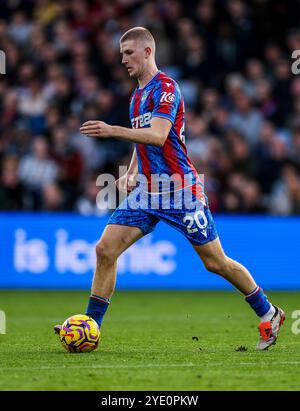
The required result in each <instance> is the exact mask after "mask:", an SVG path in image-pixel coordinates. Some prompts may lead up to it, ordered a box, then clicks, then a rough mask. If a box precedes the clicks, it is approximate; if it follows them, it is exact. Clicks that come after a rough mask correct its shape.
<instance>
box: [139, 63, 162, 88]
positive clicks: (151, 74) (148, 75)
mask: <svg viewBox="0 0 300 411" xmlns="http://www.w3.org/2000/svg"><path fill="white" fill-rule="evenodd" d="M158 72H159V70H158V68H157V67H156V66H155V67H152V68H151V69H150V70H149V71H147V72H146V73H145V74H143V75H142V76H141V77H140V78H138V83H139V88H144V87H145V86H146V85H147V84H148V83H149V82H150V81H151V80H152V79H153V77H154V76H156V74H157V73H158Z"/></svg>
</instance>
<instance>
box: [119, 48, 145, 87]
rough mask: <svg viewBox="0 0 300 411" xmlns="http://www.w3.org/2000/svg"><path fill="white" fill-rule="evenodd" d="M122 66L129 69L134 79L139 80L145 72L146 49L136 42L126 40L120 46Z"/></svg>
mask: <svg viewBox="0 0 300 411" xmlns="http://www.w3.org/2000/svg"><path fill="white" fill-rule="evenodd" d="M120 52H121V54H122V64H124V66H125V67H126V68H127V71H128V74H129V76H130V77H132V78H135V79H137V78H139V77H140V76H141V74H142V72H143V66H144V62H145V49H144V47H143V46H142V45H141V44H140V43H139V42H137V41H136V40H126V41H124V42H123V43H121V45H120Z"/></svg>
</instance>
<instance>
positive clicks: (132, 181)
mask: <svg viewBox="0 0 300 411" xmlns="http://www.w3.org/2000/svg"><path fill="white" fill-rule="evenodd" d="M116 186H117V187H118V190H119V191H122V192H123V193H130V192H131V191H132V190H133V189H134V188H135V186H136V176H135V175H134V174H124V175H123V176H122V177H120V178H119V179H118V180H116Z"/></svg>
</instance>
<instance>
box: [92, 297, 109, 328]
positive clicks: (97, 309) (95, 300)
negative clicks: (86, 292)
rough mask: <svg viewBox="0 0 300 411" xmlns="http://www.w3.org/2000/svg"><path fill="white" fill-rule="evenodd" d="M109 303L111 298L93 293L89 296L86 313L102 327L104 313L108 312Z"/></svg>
mask: <svg viewBox="0 0 300 411" xmlns="http://www.w3.org/2000/svg"><path fill="white" fill-rule="evenodd" d="M109 304H110V300H109V299H107V298H103V297H100V296H98V295H95V294H92V295H91V296H90V298H89V303H88V306H87V309H86V315H88V316H90V317H92V318H93V319H94V320H95V321H96V322H97V324H98V325H99V327H101V324H102V321H103V317H104V314H105V313H106V311H107V309H108V307H109Z"/></svg>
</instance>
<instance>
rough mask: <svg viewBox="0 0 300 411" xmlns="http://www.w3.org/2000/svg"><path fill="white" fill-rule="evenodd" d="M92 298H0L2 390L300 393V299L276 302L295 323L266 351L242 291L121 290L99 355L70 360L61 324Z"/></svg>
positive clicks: (22, 294) (277, 296) (4, 294)
mask: <svg viewBox="0 0 300 411" xmlns="http://www.w3.org/2000/svg"><path fill="white" fill-rule="evenodd" d="M88 295H89V293H88V291H84V292H83V291H0V309H1V310H3V311H5V313H6V316H7V318H6V319H7V334H6V335H0V390H299V388H300V372H299V371H300V350H299V343H300V334H299V335H295V334H293V333H292V331H291V324H292V321H294V320H292V318H291V314H292V311H294V310H297V309H299V308H300V307H299V301H300V293H268V296H269V299H270V300H271V301H273V302H274V303H275V304H277V305H280V306H281V307H282V308H283V309H285V311H286V314H287V319H286V322H285V324H284V327H283V328H282V330H281V333H280V337H279V339H278V343H277V344H276V346H274V347H272V348H270V350H269V351H264V352H257V351H256V350H255V345H256V342H257V338H258V332H257V325H258V321H257V317H256V316H255V315H254V313H253V312H252V311H251V310H250V308H249V307H248V304H247V303H245V302H244V301H243V297H242V296H241V295H240V294H239V293H237V292H236V293H234V292H187V291H186V292H177V291H172V292H171V291H170V292H167V291H147V292H146V291H143V292H133V291H130V292H129V291H117V292H116V294H115V296H114V297H113V299H112V303H111V306H110V308H109V311H108V313H107V315H106V318H105V320H104V322H103V327H102V328H103V329H102V339H101V343H100V346H99V348H98V350H97V351H94V352H92V353H89V354H70V353H67V352H66V351H65V350H64V349H63V347H62V346H61V344H60V342H59V340H58V338H57V336H56V335H54V332H53V325H54V324H56V323H62V322H63V321H64V320H65V319H66V318H67V317H69V316H71V315H73V314H79V313H84V311H85V307H86V304H87V299H88Z"/></svg>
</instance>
